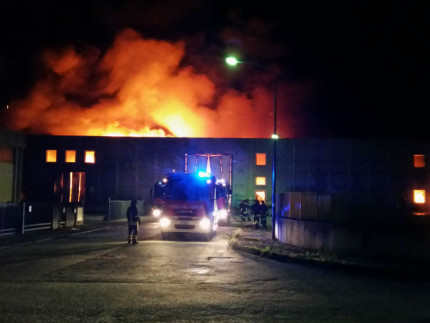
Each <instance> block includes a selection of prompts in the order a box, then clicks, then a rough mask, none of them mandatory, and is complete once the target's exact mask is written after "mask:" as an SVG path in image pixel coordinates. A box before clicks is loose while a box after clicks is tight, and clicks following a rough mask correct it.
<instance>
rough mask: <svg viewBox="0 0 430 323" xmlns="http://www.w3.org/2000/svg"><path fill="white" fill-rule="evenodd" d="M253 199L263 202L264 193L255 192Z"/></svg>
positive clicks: (264, 198)
mask: <svg viewBox="0 0 430 323" xmlns="http://www.w3.org/2000/svg"><path fill="white" fill-rule="evenodd" d="M255 198H256V199H257V200H259V201H265V200H266V191H255Z"/></svg>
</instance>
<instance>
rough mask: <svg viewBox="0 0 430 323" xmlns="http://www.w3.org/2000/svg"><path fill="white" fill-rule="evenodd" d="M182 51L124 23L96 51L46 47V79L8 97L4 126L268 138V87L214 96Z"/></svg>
mask: <svg viewBox="0 0 430 323" xmlns="http://www.w3.org/2000/svg"><path fill="white" fill-rule="evenodd" d="M184 54H185V45H184V43H182V42H177V43H170V42H167V41H158V40H153V39H144V38H142V36H141V35H140V34H138V33H137V32H135V31H133V30H131V29H127V30H124V31H122V32H120V33H119V34H118V35H117V37H116V40H115V42H114V44H113V46H112V47H111V48H110V49H109V50H108V51H106V53H104V54H103V55H101V54H100V52H99V51H98V50H96V49H94V48H91V49H88V50H86V51H82V52H77V51H76V50H75V49H74V48H66V49H63V50H61V51H46V52H45V54H44V56H43V62H44V66H45V68H46V73H45V77H44V78H43V79H41V80H39V81H38V82H37V83H36V84H35V86H34V87H33V89H32V90H31V92H30V93H29V94H28V96H27V97H26V98H24V99H21V100H17V101H15V102H12V103H11V107H12V108H11V109H9V111H8V114H9V118H8V119H9V127H11V128H12V129H15V130H19V131H24V132H26V133H38V134H52V135H72V136H74V135H77V136H175V137H224V138H227V137H232V138H234V137H242V138H245V137H250V138H269V137H270V134H271V132H272V129H273V114H272V111H273V94H272V93H273V92H272V93H271V92H270V91H271V90H270V88H267V87H263V86H261V87H259V86H255V87H253V89H252V90H251V91H250V93H242V92H238V91H236V90H233V89H224V90H223V91H218V93H221V96H220V97H217V98H216V100H215V94H216V91H215V90H216V89H215V84H214V83H213V82H212V81H211V80H210V79H209V78H208V77H207V76H206V75H203V74H199V73H197V72H196V71H195V70H194V69H193V68H192V67H181V66H180V63H181V60H182V59H183V57H184ZM218 95H219V94H218ZM214 102H216V104H215V103H214ZM215 105H216V106H215ZM286 122H287V121H286V120H282V114H281V120H280V121H279V122H278V123H282V124H283V126H284V127H283V128H286V129H288V127H287V126H286ZM281 135H283V136H284V137H285V136H292V135H294V129H293V128H291V129H290V130H289V133H288V131H286V132H285V133H283V134H282V133H281Z"/></svg>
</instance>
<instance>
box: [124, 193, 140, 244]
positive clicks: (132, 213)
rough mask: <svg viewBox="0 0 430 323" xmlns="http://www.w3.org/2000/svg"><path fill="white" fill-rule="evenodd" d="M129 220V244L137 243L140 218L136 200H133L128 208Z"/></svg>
mask: <svg viewBox="0 0 430 323" xmlns="http://www.w3.org/2000/svg"><path fill="white" fill-rule="evenodd" d="M127 222H128V244H131V243H132V244H137V232H138V231H139V225H140V218H139V211H138V210H137V201H136V200H132V201H131V203H130V206H129V207H128V209H127Z"/></svg>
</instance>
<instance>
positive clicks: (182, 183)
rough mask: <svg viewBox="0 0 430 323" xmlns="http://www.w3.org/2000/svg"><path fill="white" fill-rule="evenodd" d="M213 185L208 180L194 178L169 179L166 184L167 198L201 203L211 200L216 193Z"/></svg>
mask: <svg viewBox="0 0 430 323" xmlns="http://www.w3.org/2000/svg"><path fill="white" fill-rule="evenodd" d="M211 184H212V183H209V184H208V182H207V180H206V179H201V178H194V177H192V176H189V177H188V176H187V178H169V181H168V182H167V183H166V184H165V186H164V189H165V191H164V192H165V198H166V199H168V200H185V201H200V200H207V199H210V197H211V193H213V192H214V190H213V185H211Z"/></svg>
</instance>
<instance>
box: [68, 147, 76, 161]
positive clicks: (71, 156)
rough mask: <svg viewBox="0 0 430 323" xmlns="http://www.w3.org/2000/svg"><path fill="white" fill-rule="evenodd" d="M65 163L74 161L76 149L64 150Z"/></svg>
mask: <svg viewBox="0 0 430 323" xmlns="http://www.w3.org/2000/svg"><path fill="white" fill-rule="evenodd" d="M66 163H76V150H66Z"/></svg>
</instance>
